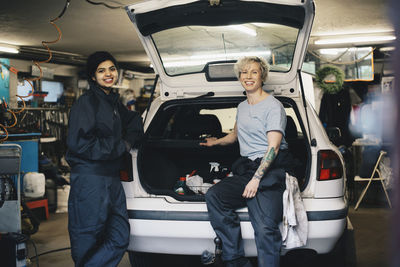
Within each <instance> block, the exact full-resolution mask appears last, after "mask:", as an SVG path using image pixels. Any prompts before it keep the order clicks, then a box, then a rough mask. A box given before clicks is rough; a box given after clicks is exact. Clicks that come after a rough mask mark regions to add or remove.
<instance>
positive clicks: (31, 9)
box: [0, 0, 394, 71]
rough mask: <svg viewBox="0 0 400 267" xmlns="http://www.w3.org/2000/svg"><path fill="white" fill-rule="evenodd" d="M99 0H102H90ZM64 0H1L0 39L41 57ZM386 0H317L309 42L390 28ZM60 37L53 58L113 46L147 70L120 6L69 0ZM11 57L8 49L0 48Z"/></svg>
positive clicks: (78, 60)
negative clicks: (108, 6)
mask: <svg viewBox="0 0 400 267" xmlns="http://www.w3.org/2000/svg"><path fill="white" fill-rule="evenodd" d="M91 2H96V3H99V2H101V1H100V0H91ZM104 2H106V3H107V4H109V5H112V6H125V5H128V4H132V3H137V2H141V0H118V1H104ZM65 3H66V0H35V1H24V0H1V9H0V23H1V27H0V44H10V45H16V46H18V47H19V48H20V49H21V51H23V53H22V55H21V54H20V55H18V56H17V57H20V58H25V59H36V57H39V58H40V57H44V55H46V50H44V48H43V47H42V46H41V42H42V41H43V40H45V41H53V40H55V39H56V38H57V31H56V30H55V28H54V27H53V26H52V25H51V24H50V23H49V21H50V20H51V19H54V18H56V17H57V16H58V15H59V14H60V13H61V11H62V10H63V7H64V5H65ZM387 3H388V0H315V4H316V17H315V21H314V25H313V30H312V36H311V41H310V47H311V48H313V47H315V46H314V45H313V42H314V41H315V40H317V39H320V38H326V37H327V36H330V35H334V36H336V35H354V34H361V35H365V34H371V33H373V34H391V35H393V34H394V31H393V26H392V25H391V23H390V20H389V19H388V16H387ZM56 24H57V25H58V27H59V28H60V29H61V31H62V38H61V40H60V41H58V42H57V43H55V44H51V45H50V48H51V49H52V50H53V51H55V56H54V59H53V61H54V62H56V61H59V62H63V61H64V62H66V63H71V64H73V63H75V64H82V63H83V62H84V59H85V57H86V56H87V55H89V54H90V53H92V52H93V51H96V50H108V51H110V52H112V53H113V54H114V55H115V57H116V58H117V60H118V61H120V62H125V63H126V64H128V65H129V66H131V68H135V69H136V70H139V71H140V70H146V69H147V70H148V66H149V64H150V63H149V60H148V57H147V56H146V54H145V52H144V50H143V47H142V45H141V44H140V41H139V39H138V37H137V35H136V32H135V30H134V28H133V26H132V23H131V21H130V19H129V18H128V16H127V14H126V12H125V10H124V9H122V8H121V9H110V8H107V7H105V6H104V5H93V4H90V3H89V2H88V1H84V0H71V1H70V5H69V7H68V9H67V10H66V12H65V14H64V15H63V16H62V17H61V18H60V19H59V20H58V21H56ZM0 56H3V57H10V54H0Z"/></svg>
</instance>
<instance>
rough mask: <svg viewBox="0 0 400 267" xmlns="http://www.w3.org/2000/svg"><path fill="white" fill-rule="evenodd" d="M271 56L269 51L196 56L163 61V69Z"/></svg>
mask: <svg viewBox="0 0 400 267" xmlns="http://www.w3.org/2000/svg"><path fill="white" fill-rule="evenodd" d="M270 55H271V51H269V50H266V51H253V52H238V53H226V54H223V53H221V54H198V55H193V56H189V57H175V58H169V59H168V60H165V61H164V67H166V68H170V67H185V66H199V65H205V64H207V63H208V62H209V61H210V59H211V61H217V60H226V59H228V60H231V59H237V58H240V57H245V56H260V57H268V56H270Z"/></svg>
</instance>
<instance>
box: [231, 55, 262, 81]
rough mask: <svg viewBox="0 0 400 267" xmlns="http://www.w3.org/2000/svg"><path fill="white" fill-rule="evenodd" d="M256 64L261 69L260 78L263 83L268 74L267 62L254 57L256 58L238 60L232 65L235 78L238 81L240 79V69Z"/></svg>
mask: <svg viewBox="0 0 400 267" xmlns="http://www.w3.org/2000/svg"><path fill="white" fill-rule="evenodd" d="M253 62H256V63H258V64H259V65H260V69H261V78H262V80H263V82H265V81H266V80H267V77H268V72H269V65H268V63H267V61H266V60H265V59H263V58H260V57H256V56H250V57H242V58H240V59H239V60H238V61H237V62H236V64H235V65H234V67H233V69H234V71H235V74H236V77H237V78H238V79H239V78H240V73H241V72H242V69H243V68H244V67H245V66H246V65H248V64H250V63H253Z"/></svg>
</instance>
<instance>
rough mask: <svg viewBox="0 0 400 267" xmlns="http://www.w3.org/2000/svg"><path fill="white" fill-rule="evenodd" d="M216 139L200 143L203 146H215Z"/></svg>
mask: <svg viewBox="0 0 400 267" xmlns="http://www.w3.org/2000/svg"><path fill="white" fill-rule="evenodd" d="M217 139H218V138H216V137H208V138H206V140H205V142H200V145H201V146H215V145H216V144H217Z"/></svg>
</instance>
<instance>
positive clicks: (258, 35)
mask: <svg viewBox="0 0 400 267" xmlns="http://www.w3.org/2000/svg"><path fill="white" fill-rule="evenodd" d="M298 32H299V29H297V28H294V27H291V26H286V25H279V24H273V23H244V24H237V25H228V26H182V27H177V28H172V29H167V30H162V31H159V32H156V33H153V34H152V35H151V37H152V39H153V42H154V44H155V46H156V48H157V50H158V53H159V55H160V57H161V61H162V64H163V66H164V69H165V72H166V73H167V74H168V75H171V76H173V75H181V74H187V73H195V72H201V71H203V69H204V67H205V66H206V64H207V63H209V62H216V61H231V60H237V59H239V58H240V57H243V56H259V57H262V58H264V59H266V60H267V61H268V62H269V64H270V66H271V71H276V72H287V71H289V70H290V68H291V66H292V60H293V55H294V49H295V45H296V41H297V37H298Z"/></svg>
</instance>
